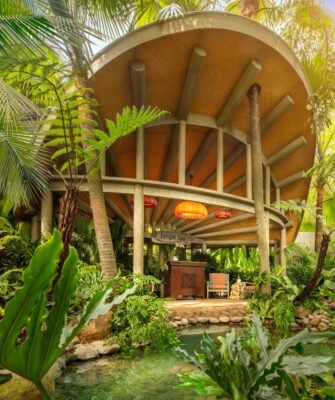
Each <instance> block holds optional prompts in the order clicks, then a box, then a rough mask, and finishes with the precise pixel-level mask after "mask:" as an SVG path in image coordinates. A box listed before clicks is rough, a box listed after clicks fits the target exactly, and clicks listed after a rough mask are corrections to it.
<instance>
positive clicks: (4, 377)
mask: <svg viewBox="0 0 335 400" xmlns="http://www.w3.org/2000/svg"><path fill="white" fill-rule="evenodd" d="M11 379H12V374H0V385H2V384H4V383H6V382H9V381H10V380H11Z"/></svg>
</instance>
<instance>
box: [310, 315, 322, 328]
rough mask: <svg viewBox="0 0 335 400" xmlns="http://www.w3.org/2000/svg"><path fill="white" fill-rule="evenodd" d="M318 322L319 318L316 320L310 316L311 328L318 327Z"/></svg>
mask: <svg viewBox="0 0 335 400" xmlns="http://www.w3.org/2000/svg"><path fill="white" fill-rule="evenodd" d="M320 321H321V318H319V317H317V318H316V317H313V316H311V319H310V320H309V323H310V324H311V325H312V326H318V325H319V323H320Z"/></svg>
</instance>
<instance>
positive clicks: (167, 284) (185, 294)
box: [164, 261, 207, 299]
mask: <svg viewBox="0 0 335 400" xmlns="http://www.w3.org/2000/svg"><path fill="white" fill-rule="evenodd" d="M168 266H169V270H168V274H167V276H166V277H165V280H164V296H171V297H174V298H175V299H189V298H195V297H201V298H203V297H205V286H206V285H205V284H206V282H205V269H206V266H207V263H206V262H195V261H168Z"/></svg>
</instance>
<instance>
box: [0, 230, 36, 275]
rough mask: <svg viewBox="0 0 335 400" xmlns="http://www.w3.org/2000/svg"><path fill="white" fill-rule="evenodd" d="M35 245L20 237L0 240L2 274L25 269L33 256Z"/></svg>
mask: <svg viewBox="0 0 335 400" xmlns="http://www.w3.org/2000/svg"><path fill="white" fill-rule="evenodd" d="M34 248H35V244H33V243H31V242H26V241H25V240H24V239H23V238H22V237H20V236H14V235H13V236H12V235H6V236H4V237H2V238H1V239H0V274H2V273H4V272H6V271H7V270H9V269H14V268H25V267H26V266H27V265H28V264H29V261H30V259H31V257H32V255H33V251H34Z"/></svg>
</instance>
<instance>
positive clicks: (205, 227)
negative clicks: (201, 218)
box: [181, 214, 254, 234]
mask: <svg viewBox="0 0 335 400" xmlns="http://www.w3.org/2000/svg"><path fill="white" fill-rule="evenodd" d="M251 218H254V215H251V214H241V215H236V216H235V217H232V218H230V219H226V220H224V221H217V222H213V223H212V224H207V225H203V226H201V227H199V228H195V229H191V230H188V229H183V230H182V229H181V230H182V231H183V232H187V233H189V234H194V233H198V232H204V231H208V230H210V229H213V228H219V227H220V228H221V227H223V226H227V225H231V224H235V223H236V222H241V221H246V220H248V219H251Z"/></svg>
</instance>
